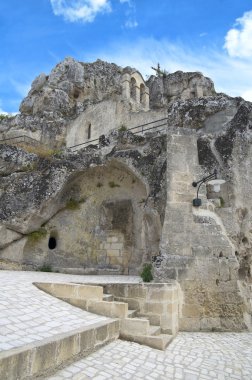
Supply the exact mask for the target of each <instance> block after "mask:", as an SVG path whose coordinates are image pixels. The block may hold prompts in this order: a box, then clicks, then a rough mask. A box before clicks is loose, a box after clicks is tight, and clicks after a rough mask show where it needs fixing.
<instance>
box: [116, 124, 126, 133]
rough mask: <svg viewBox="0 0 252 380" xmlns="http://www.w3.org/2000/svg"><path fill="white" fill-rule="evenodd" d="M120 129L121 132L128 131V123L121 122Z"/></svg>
mask: <svg viewBox="0 0 252 380" xmlns="http://www.w3.org/2000/svg"><path fill="white" fill-rule="evenodd" d="M118 130H119V132H125V131H127V127H126V125H124V124H121V125H120V128H119V129H118Z"/></svg>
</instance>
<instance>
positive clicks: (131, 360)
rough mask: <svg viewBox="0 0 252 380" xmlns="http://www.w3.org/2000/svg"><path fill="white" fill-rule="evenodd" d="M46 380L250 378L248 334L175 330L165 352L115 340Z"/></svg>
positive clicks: (251, 342) (251, 358)
mask: <svg viewBox="0 0 252 380" xmlns="http://www.w3.org/2000/svg"><path fill="white" fill-rule="evenodd" d="M46 379H49V380H63V379H72V380H90V379H92V380H121V379H125V380H179V379H180V380H230V379H231V380H251V379H252V334H249V333H241V334H239V333H179V334H178V336H177V337H176V338H175V339H174V341H173V342H172V343H171V344H170V345H169V347H168V348H167V349H166V351H164V352H163V351H158V350H154V349H151V348H149V347H146V346H140V345H138V344H137V343H132V342H124V341H121V340H117V341H115V342H113V343H110V344H109V345H107V346H105V347H103V348H102V349H100V350H99V351H97V352H95V353H93V354H91V355H89V356H88V357H86V358H85V359H82V360H80V361H78V362H76V363H74V364H72V365H70V366H68V367H67V368H65V369H63V370H61V371H58V372H57V373H56V374H55V375H54V376H51V377H49V378H48V377H47V378H46Z"/></svg>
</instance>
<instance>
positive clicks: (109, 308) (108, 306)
mask: <svg viewBox="0 0 252 380" xmlns="http://www.w3.org/2000/svg"><path fill="white" fill-rule="evenodd" d="M87 311H89V312H91V313H95V314H99V315H104V316H106V317H111V318H126V317H127V315H128V304H127V303H124V302H115V301H89V302H88V304H87Z"/></svg>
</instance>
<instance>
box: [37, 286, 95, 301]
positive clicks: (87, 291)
mask: <svg viewBox="0 0 252 380" xmlns="http://www.w3.org/2000/svg"><path fill="white" fill-rule="evenodd" d="M34 285H35V286H37V288H38V289H40V290H43V291H44V292H46V293H49V294H51V295H52V296H54V297H57V298H65V299H67V298H68V299H69V298H73V299H74V298H76V299H92V300H97V301H99V300H102V297H103V287H102V286H96V285H82V284H68V283H49V282H35V283H34Z"/></svg>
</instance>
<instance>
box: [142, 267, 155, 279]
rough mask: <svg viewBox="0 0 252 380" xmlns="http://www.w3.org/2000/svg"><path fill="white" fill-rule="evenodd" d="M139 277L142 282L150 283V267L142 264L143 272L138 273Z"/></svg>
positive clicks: (151, 276) (151, 277)
mask: <svg viewBox="0 0 252 380" xmlns="http://www.w3.org/2000/svg"><path fill="white" fill-rule="evenodd" d="M140 276H141V277H142V279H143V281H144V282H151V281H152V280H153V275H152V265H151V264H144V266H143V270H142V272H141V273H140Z"/></svg>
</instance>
